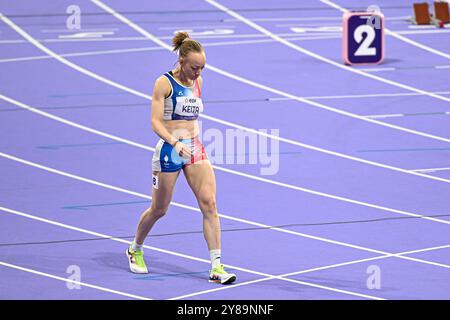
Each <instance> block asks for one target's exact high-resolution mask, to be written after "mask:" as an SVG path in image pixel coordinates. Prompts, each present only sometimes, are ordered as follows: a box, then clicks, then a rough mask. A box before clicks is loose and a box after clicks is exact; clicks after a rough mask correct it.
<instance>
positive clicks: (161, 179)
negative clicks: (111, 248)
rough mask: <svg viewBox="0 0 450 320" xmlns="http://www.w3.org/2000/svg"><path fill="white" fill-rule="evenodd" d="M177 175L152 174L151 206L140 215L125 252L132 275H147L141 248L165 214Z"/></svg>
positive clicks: (175, 173) (174, 173)
mask: <svg viewBox="0 0 450 320" xmlns="http://www.w3.org/2000/svg"><path fill="white" fill-rule="evenodd" d="M179 174H180V171H177V172H153V177H154V178H155V177H156V179H157V182H158V183H157V185H156V186H155V184H153V188H152V189H153V191H152V205H151V206H150V208H148V209H147V210H145V211H144V212H143V213H142V215H141V218H140V219H139V224H138V227H137V230H136V235H135V238H134V240H133V242H132V243H131V245H130V247H129V248H128V249H127V250H126V255H127V257H128V262H129V266H130V270H131V272H133V273H148V270H147V266H146V264H145V260H144V250H143V248H142V246H143V245H144V240H145V238H146V237H147V235H148V233H149V232H150V230H151V229H152V227H153V225H154V224H155V222H156V221H158V219H160V218H162V217H163V216H164V215H165V214H166V212H167V209H168V208H169V205H170V201H171V200H172V194H173V189H174V186H175V182H176V181H177V178H178V176H179Z"/></svg>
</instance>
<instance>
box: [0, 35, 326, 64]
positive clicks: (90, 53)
mask: <svg viewBox="0 0 450 320" xmlns="http://www.w3.org/2000/svg"><path fill="white" fill-rule="evenodd" d="M333 38H334V37H333ZM144 39H145V40H146V41H147V40H148V39H147V38H144ZM323 39H330V36H317V37H314V36H308V37H296V38H290V39H289V40H290V41H308V40H323ZM25 42H27V41H25ZM269 42H275V40H273V39H261V40H242V41H220V42H210V43H204V44H203V46H204V47H219V46H228V45H229V46H234V45H242V44H258V43H269ZM27 43H28V42H27ZM165 50H166V49H165V48H162V47H160V46H158V47H145V48H128V49H114V50H99V51H84V52H73V53H63V54H60V55H59V56H61V57H82V56H96V55H104V54H105V55H106V54H119V53H133V52H147V51H165ZM53 58H54V57H52V56H50V55H41V56H29V57H20V58H5V59H0V63H8V62H21V61H32V60H42V59H53Z"/></svg>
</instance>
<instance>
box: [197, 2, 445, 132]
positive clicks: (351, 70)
mask: <svg viewBox="0 0 450 320" xmlns="http://www.w3.org/2000/svg"><path fill="white" fill-rule="evenodd" d="M204 1H205V2H207V3H209V4H211V5H212V6H214V7H216V8H218V9H220V10H222V11H223V12H225V13H227V14H228V15H230V16H232V17H234V18H237V19H239V20H241V21H242V22H243V23H245V24H246V25H248V26H250V27H252V28H254V29H256V30H258V31H259V32H261V33H263V34H266V35H267V36H269V37H271V38H273V39H275V40H277V41H278V42H280V43H282V44H284V45H285V46H287V47H290V48H292V49H294V50H296V51H298V52H301V53H303V54H306V55H308V56H310V57H312V58H315V59H317V60H320V61H322V62H325V63H328V64H330V65H333V66H335V67H338V68H341V69H343V70H346V71H349V72H353V73H356V74H359V75H361V76H363V77H366V78H371V79H374V80H377V81H380V82H383V83H386V84H389V85H392V86H395V87H399V88H402V89H405V90H408V91H413V92H418V93H423V94H426V95H427V96H430V97H432V98H435V99H438V100H443V101H446V102H450V98H447V97H444V96H440V95H437V94H434V93H431V92H428V91H425V90H422V89H418V88H415V87H412V86H409V85H405V84H403V83H399V82H396V81H393V80H389V79H385V78H382V77H379V76H376V75H373V74H370V73H366V72H363V71H360V70H358V69H355V68H351V67H349V66H346V65H344V64H341V63H337V62H335V61H333V60H331V59H328V58H326V57H323V56H321V55H318V54H316V53H314V52H312V51H309V50H306V49H304V48H302V47H300V46H298V45H296V44H294V43H291V42H289V41H287V40H285V39H283V38H281V37H279V36H277V35H275V34H273V33H272V32H270V31H269V30H267V29H265V28H263V27H261V26H260V25H258V24H256V23H254V22H252V21H250V20H249V19H247V18H245V17H243V16H241V15H239V14H238V13H236V12H234V11H232V10H230V9H228V8H227V7H225V6H223V5H221V4H220V3H218V2H216V1H214V0H204ZM399 37H400V36H399ZM405 39H406V38H405ZM449 141H450V140H449Z"/></svg>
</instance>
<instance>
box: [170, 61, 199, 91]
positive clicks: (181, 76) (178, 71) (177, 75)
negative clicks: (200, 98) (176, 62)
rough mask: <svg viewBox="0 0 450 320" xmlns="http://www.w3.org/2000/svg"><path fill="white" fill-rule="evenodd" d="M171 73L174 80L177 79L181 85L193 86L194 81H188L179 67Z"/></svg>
mask: <svg viewBox="0 0 450 320" xmlns="http://www.w3.org/2000/svg"><path fill="white" fill-rule="evenodd" d="M172 73H173V76H174V77H175V79H177V80H178V81H179V82H180V83H181V84H182V85H184V86H186V87H190V86H192V85H193V84H194V81H193V80H190V79H188V78H187V77H186V75H185V74H184V73H183V72H182V71H181V67H179V66H178V67H177V68H176V69H175V70H173V72H172Z"/></svg>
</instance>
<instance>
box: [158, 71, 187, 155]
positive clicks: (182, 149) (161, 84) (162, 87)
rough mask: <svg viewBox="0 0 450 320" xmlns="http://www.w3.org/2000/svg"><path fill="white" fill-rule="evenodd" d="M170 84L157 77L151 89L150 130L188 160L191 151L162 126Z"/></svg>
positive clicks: (162, 77) (163, 78)
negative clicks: (165, 100)
mask: <svg viewBox="0 0 450 320" xmlns="http://www.w3.org/2000/svg"><path fill="white" fill-rule="evenodd" d="M170 90H171V87H170V84H169V83H168V81H167V79H165V77H164V76H161V77H159V78H158V79H157V80H156V82H155V86H154V87H153V96H152V130H153V131H154V132H155V133H156V134H157V135H158V136H159V137H160V138H161V139H163V140H164V141H166V142H168V143H170V144H171V145H172V147H174V148H175V151H176V152H177V153H178V154H179V155H180V156H182V157H186V158H190V156H191V150H190V149H189V147H188V146H186V145H185V144H183V143H177V142H178V139H177V138H175V137H173V136H172V133H171V132H169V130H167V129H166V127H165V126H164V99H165V98H166V97H167V96H168V95H169V94H170Z"/></svg>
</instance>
